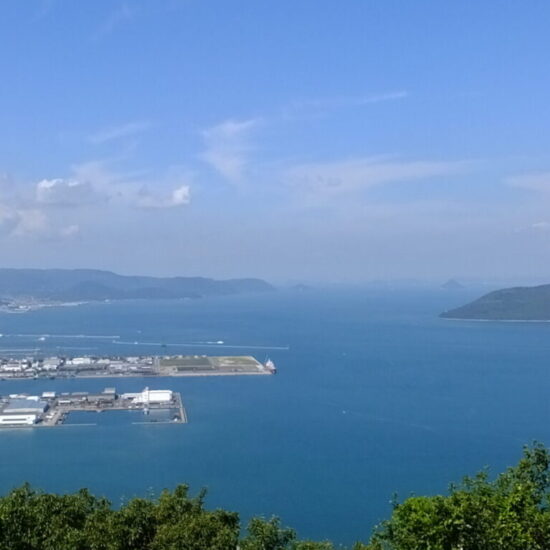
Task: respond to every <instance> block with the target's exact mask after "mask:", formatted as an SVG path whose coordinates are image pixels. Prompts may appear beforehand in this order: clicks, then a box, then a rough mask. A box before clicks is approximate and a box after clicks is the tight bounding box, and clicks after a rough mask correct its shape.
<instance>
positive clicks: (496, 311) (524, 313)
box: [440, 284, 550, 321]
mask: <svg viewBox="0 0 550 550" xmlns="http://www.w3.org/2000/svg"><path fill="white" fill-rule="evenodd" d="M440 317H443V318H446V319H471V320H485V321H550V284H547V285H540V286H532V287H514V288H505V289H502V290H495V291H493V292H489V293H488V294H485V295H484V296H482V297H481V298H478V299H477V300H474V301H473V302H470V303H469V304H466V305H464V306H461V307H458V308H456V309H450V310H448V311H445V312H443V313H441V315H440Z"/></svg>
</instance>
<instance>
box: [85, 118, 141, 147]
mask: <svg viewBox="0 0 550 550" xmlns="http://www.w3.org/2000/svg"><path fill="white" fill-rule="evenodd" d="M150 126H151V124H150V123H149V122H146V121H136V122H128V123H126V124H119V125H117V126H110V127H109V128H103V129H102V130H99V131H98V132H96V133H94V134H92V135H91V136H89V140H90V142H91V143H93V144H94V145H99V144H102V143H106V142H109V141H113V140H117V139H121V138H125V137H130V136H134V135H136V134H139V133H141V132H144V131H145V130H147V129H148V128H150Z"/></svg>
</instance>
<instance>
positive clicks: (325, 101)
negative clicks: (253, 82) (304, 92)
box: [291, 90, 409, 109]
mask: <svg viewBox="0 0 550 550" xmlns="http://www.w3.org/2000/svg"><path fill="white" fill-rule="evenodd" d="M408 96H409V92H407V91H405V90H397V91H391V92H383V93H379V94H367V95H359V96H338V97H324V98H314V99H306V100H301V101H293V102H292V103H291V107H292V108H295V109H337V108H344V107H361V106H362V105H371V104H374V103H384V102H386V101H397V100H400V99H405V98H406V97H408Z"/></svg>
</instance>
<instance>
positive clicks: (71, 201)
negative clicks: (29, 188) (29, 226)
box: [36, 178, 102, 206]
mask: <svg viewBox="0 0 550 550" xmlns="http://www.w3.org/2000/svg"><path fill="white" fill-rule="evenodd" d="M100 198H102V197H101V195H100V194H99V193H98V192H97V191H96V190H95V189H94V187H93V186H92V184H91V183H90V182H89V181H79V180H67V179H63V178H55V179H49V180H48V179H45V180H42V181H39V182H38V183H37V184H36V201H37V202H38V203H40V204H45V205H50V206H80V205H83V204H90V203H92V202H97V201H98V200H99V199H100Z"/></svg>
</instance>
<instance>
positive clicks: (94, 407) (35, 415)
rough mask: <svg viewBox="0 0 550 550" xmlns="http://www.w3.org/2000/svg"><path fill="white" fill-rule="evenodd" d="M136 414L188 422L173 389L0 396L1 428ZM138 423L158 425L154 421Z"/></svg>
mask: <svg viewBox="0 0 550 550" xmlns="http://www.w3.org/2000/svg"><path fill="white" fill-rule="evenodd" d="M109 411H137V412H141V413H142V414H143V415H144V418H146V417H148V416H149V415H150V414H154V413H155V412H158V411H164V412H166V413H168V414H167V415H165V416H166V418H168V420H164V421H162V423H168V422H169V423H175V424H185V423H187V413H186V411H185V407H184V406H183V402H182V398H181V395H180V394H179V393H178V392H173V391H172V390H150V389H149V388H145V389H144V390H143V391H141V392H137V393H120V394H119V393H117V391H116V389H115V388H114V387H109V388H105V389H104V390H103V391H102V392H101V393H89V392H72V393H68V392H63V393H56V392H53V391H46V392H42V393H41V395H28V394H11V395H8V396H3V397H0V429H3V428H29V427H30V428H39V427H55V426H61V425H64V424H66V422H67V420H68V419H69V417H70V415H71V413H76V412H88V413H92V412H96V413H103V412H109ZM140 423H159V422H158V421H157V420H155V419H153V420H150V421H147V422H140Z"/></svg>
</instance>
